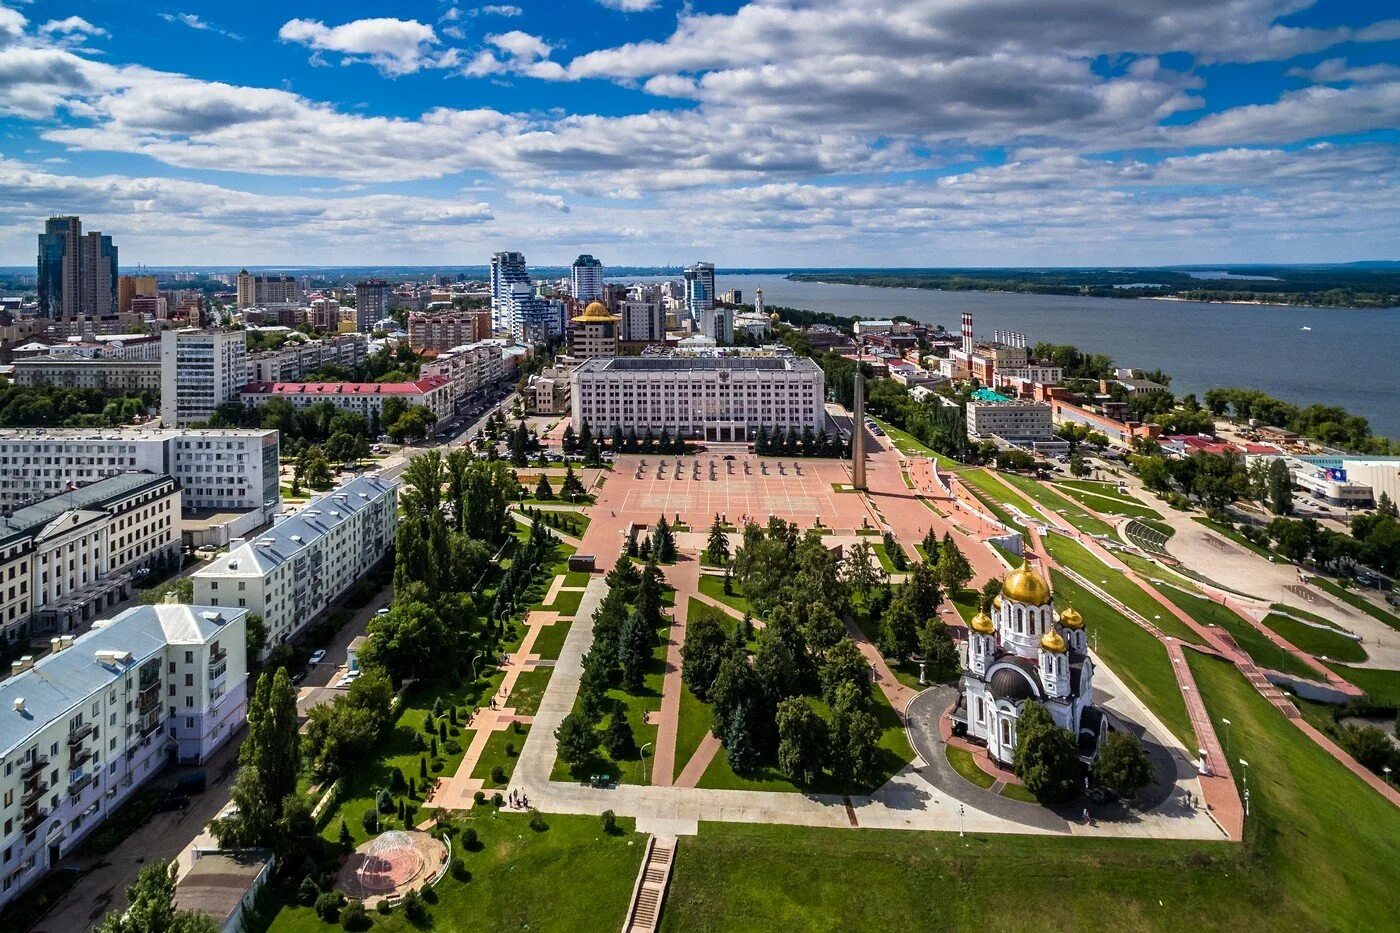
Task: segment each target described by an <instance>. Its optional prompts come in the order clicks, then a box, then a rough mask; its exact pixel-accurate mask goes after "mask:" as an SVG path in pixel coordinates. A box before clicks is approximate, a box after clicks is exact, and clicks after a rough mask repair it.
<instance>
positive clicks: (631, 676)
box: [618, 612, 656, 694]
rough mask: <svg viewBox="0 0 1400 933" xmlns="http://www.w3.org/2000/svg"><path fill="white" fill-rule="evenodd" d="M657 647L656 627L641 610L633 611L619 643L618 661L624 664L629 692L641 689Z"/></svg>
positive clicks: (625, 680) (623, 675) (623, 680)
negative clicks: (653, 652) (653, 651)
mask: <svg viewBox="0 0 1400 933" xmlns="http://www.w3.org/2000/svg"><path fill="white" fill-rule="evenodd" d="M655 647H656V629H655V628H653V627H652V626H651V624H650V623H649V622H648V621H647V620H646V618H645V617H644V616H643V615H642V613H641V612H633V613H632V614H631V615H630V616H628V617H627V622H626V623H625V624H624V625H623V627H622V636H621V639H620V641H619V643H618V661H619V662H620V663H621V665H622V683H623V686H625V687H626V688H627V692H628V693H633V694H636V693H638V692H640V691H641V689H642V683H643V681H644V680H645V678H646V673H647V666H648V665H649V664H650V663H651V660H652V649H653V648H655Z"/></svg>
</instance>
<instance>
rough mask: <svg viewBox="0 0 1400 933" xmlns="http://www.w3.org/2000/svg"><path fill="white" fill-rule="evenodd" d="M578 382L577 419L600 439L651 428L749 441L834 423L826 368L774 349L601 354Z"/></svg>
mask: <svg viewBox="0 0 1400 933" xmlns="http://www.w3.org/2000/svg"><path fill="white" fill-rule="evenodd" d="M572 383H573V384H572V389H571V395H572V416H573V423H574V424H575V425H577V426H582V425H584V424H587V425H588V426H589V427H590V428H591V429H592V431H593V434H594V435H595V436H604V435H607V434H609V433H611V432H612V430H613V428H614V427H616V428H620V429H621V430H623V431H627V430H630V429H633V428H635V429H636V431H637V433H638V434H641V433H643V432H645V431H646V430H647V429H648V428H650V429H651V431H652V433H653V434H658V435H659V434H660V433H661V432H662V431H663V430H665V431H668V432H671V433H677V432H679V434H681V435H682V436H685V437H700V438H704V439H705V440H707V441H715V442H731V441H739V442H742V441H748V440H752V439H753V438H754V437H755V436H757V433H758V429H759V428H762V427H766V428H768V429H769V430H773V429H775V428H782V429H784V430H786V429H787V428H795V429H796V430H798V431H801V430H802V429H804V428H811V429H812V430H813V431H821V430H822V429H823V428H825V427H826V407H825V385H826V382H825V376H824V375H823V373H822V371H821V367H819V366H817V364H816V363H814V362H813V361H812V360H810V359H807V358H806V357H799V356H793V355H791V354H784V353H779V352H777V351H773V350H770V351H760V352H758V353H737V352H732V351H731V352H714V351H712V352H709V353H696V354H676V353H672V354H666V355H654V356H646V355H644V356H632V357H611V358H602V357H597V358H593V359H589V360H586V361H584V362H583V363H582V364H581V365H580V366H578V367H577V368H576V369H575V370H574V372H573V376H572Z"/></svg>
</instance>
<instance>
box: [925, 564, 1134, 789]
mask: <svg viewBox="0 0 1400 933" xmlns="http://www.w3.org/2000/svg"><path fill="white" fill-rule="evenodd" d="M960 691H961V694H962V695H961V696H960V697H959V699H958V703H957V705H956V706H954V707H953V712H952V717H953V727H954V730H955V731H965V732H966V735H967V737H968V738H970V739H972V740H974V741H976V742H980V743H982V744H985V745H986V746H987V753H988V754H989V755H990V756H991V757H992V758H993V759H994V760H996V761H998V762H1000V763H1002V764H1003V765H1010V764H1011V763H1012V760H1013V758H1014V757H1015V754H1016V723H1017V721H1018V720H1019V718H1020V716H1021V712H1022V710H1023V709H1024V708H1025V704H1026V703H1027V701H1031V700H1034V701H1035V702H1037V703H1040V704H1041V705H1043V706H1044V707H1045V708H1046V709H1047V710H1049V712H1050V716H1051V717H1052V718H1053V719H1054V720H1055V724H1056V725H1059V726H1062V727H1064V728H1066V729H1068V730H1069V732H1070V734H1071V735H1073V736H1074V737H1075V740H1076V742H1077V744H1078V748H1079V758H1080V761H1081V762H1083V763H1085V764H1088V763H1090V762H1092V761H1093V760H1094V757H1095V756H1096V755H1097V754H1098V748H1099V742H1100V740H1101V739H1102V738H1103V735H1104V733H1105V731H1106V730H1107V727H1108V723H1107V720H1106V719H1105V718H1104V716H1103V714H1102V713H1101V712H1100V711H1099V710H1098V708H1097V707H1095V706H1094V705H1093V696H1094V661H1093V659H1092V658H1091V657H1089V643H1088V636H1087V635H1086V634H1085V631H1084V618H1083V616H1081V615H1080V614H1079V613H1078V612H1076V611H1075V610H1074V609H1072V608H1070V607H1068V606H1066V607H1065V608H1064V609H1063V610H1061V611H1058V612H1057V611H1056V610H1055V607H1054V606H1053V605H1052V598H1051V593H1050V584H1048V583H1046V582H1045V579H1044V578H1043V577H1042V576H1040V574H1038V573H1036V572H1035V571H1034V570H1032V569H1030V567H1028V566H1026V565H1025V564H1022V565H1021V566H1020V567H1019V568H1017V569H1016V570H1013V571H1011V572H1010V573H1009V574H1007V575H1006V578H1005V580H1004V581H1003V582H1002V590H1001V595H1000V596H998V597H997V598H996V600H995V601H994V602H993V604H992V615H991V616H989V615H987V614H986V613H978V614H977V615H976V616H975V617H974V618H973V619H972V621H971V622H969V623H968V640H967V667H966V669H965V671H964V672H963V676H962V683H961V685H960Z"/></svg>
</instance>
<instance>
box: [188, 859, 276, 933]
mask: <svg viewBox="0 0 1400 933" xmlns="http://www.w3.org/2000/svg"><path fill="white" fill-rule="evenodd" d="M271 861H272V856H271V855H269V854H268V853H266V852H257V851H243V852H218V853H213V854H210V855H204V856H201V857H200V858H198V859H197V860H196V861H195V863H194V865H193V867H191V868H190V870H189V871H188V872H187V873H186V874H185V877H183V878H181V879H180V882H179V884H177V885H175V896H174V899H173V901H172V903H173V905H174V907H175V909H176V910H192V911H197V912H199V913H201V914H205V915H207V916H209V917H212V918H213V919H214V922H215V923H216V924H217V925H218V926H219V927H223V925H224V923H225V922H226V921H227V920H228V918H229V917H230V916H232V915H233V912H234V911H235V910H237V909H238V905H239V904H241V903H242V902H243V898H244V897H246V896H247V894H248V891H249V889H250V888H252V886H253V884H254V882H256V881H257V880H258V876H259V875H261V874H262V873H263V870H264V869H265V868H266V867H267V866H268V865H269V863H271Z"/></svg>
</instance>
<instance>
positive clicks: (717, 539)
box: [705, 515, 729, 564]
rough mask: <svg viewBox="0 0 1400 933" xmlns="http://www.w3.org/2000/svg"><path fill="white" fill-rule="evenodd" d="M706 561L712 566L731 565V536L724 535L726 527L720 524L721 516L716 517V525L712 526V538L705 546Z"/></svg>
mask: <svg viewBox="0 0 1400 933" xmlns="http://www.w3.org/2000/svg"><path fill="white" fill-rule="evenodd" d="M705 559H706V560H707V561H709V562H710V563H712V564H727V563H729V536H728V535H727V534H725V533H724V525H722V524H721V523H720V520H719V516H718V515H716V516H715V521H714V524H712V525H711V526H710V537H709V540H708V541H707V542H706V544H705Z"/></svg>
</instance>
